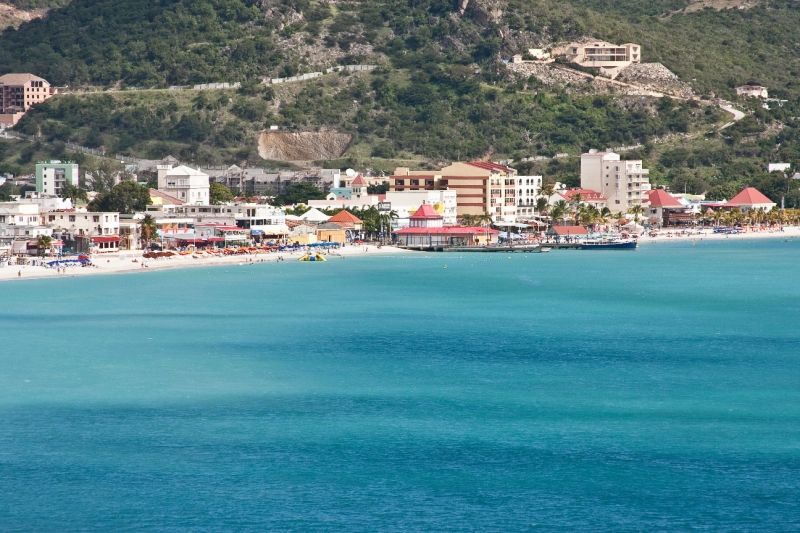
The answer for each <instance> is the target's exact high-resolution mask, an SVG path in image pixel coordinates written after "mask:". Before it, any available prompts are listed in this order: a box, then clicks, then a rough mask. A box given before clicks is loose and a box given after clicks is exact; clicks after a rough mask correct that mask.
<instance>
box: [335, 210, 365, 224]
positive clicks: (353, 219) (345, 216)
mask: <svg viewBox="0 0 800 533" xmlns="http://www.w3.org/2000/svg"><path fill="white" fill-rule="evenodd" d="M328 222H346V223H350V224H361V219H360V218H358V217H357V216H355V215H354V214H352V213H350V212H349V211H347V210H345V209H342V210H341V211H339V212H338V213H336V214H335V215H333V216H332V217H331V218H329V219H328Z"/></svg>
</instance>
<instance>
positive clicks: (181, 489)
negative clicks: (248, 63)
mask: <svg viewBox="0 0 800 533" xmlns="http://www.w3.org/2000/svg"><path fill="white" fill-rule="evenodd" d="M445 264H446V265H447V268H444V265H445ZM798 274H800V241H797V242H788V243H787V242H782V241H777V240H773V241H762V242H755V243H748V242H746V241H744V242H740V241H737V242H701V243H698V244H697V246H691V245H689V244H676V243H672V244H662V245H647V246H643V247H641V248H640V249H639V250H638V251H636V252H573V251H554V252H552V253H550V254H530V255H528V254H525V255H522V254H520V255H514V256H513V257H512V258H511V259H509V258H508V256H507V255H494V254H473V255H460V256H459V255H457V254H438V255H420V256H409V257H365V258H358V259H355V258H353V259H346V260H335V259H333V260H330V261H329V262H327V263H324V264H316V263H289V262H286V263H283V264H280V265H276V264H260V265H255V266H241V267H240V266H235V267H217V268H197V269H189V270H175V271H165V272H147V273H144V274H139V273H137V274H131V275H117V276H95V277H91V278H75V279H71V278H70V279H53V280H38V281H27V282H26V281H23V282H12V283H2V284H0V335H2V345H0V531H3V532H6V531H15V532H16V531H20V532H23V531H24V532H28V531H58V532H70V531H137V532H138V531H158V532H162V531H163V532H173V531H174V532H184V531H186V532H189V531H191V532H195V531H198V532H200V531H202V532H212V531H253V532H255V531H305V530H313V531H335V530H338V531H409V530H411V531H574V530H585V531H687V530H701V531H797V530H798V528H800V507H799V506H800V504H798V501H800V332H798V326H799V325H800V283H798V279H799V277H798Z"/></svg>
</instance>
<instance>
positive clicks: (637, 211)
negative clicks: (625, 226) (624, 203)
mask: <svg viewBox="0 0 800 533" xmlns="http://www.w3.org/2000/svg"><path fill="white" fill-rule="evenodd" d="M628 213H630V214H631V215H633V222H634V223H635V224H638V223H639V216H640V215H643V214H644V208H643V207H642V206H640V205H634V206H633V207H631V208H630V209H628Z"/></svg>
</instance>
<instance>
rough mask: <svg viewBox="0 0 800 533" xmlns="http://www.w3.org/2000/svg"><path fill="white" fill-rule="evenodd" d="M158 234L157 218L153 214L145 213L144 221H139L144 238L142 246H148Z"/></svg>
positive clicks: (141, 235)
mask: <svg viewBox="0 0 800 533" xmlns="http://www.w3.org/2000/svg"><path fill="white" fill-rule="evenodd" d="M157 235H158V226H157V225H156V219H154V218H153V217H152V216H151V215H145V216H144V218H143V219H142V221H141V222H139V236H140V237H141V239H142V247H143V248H147V247H148V246H149V245H150V243H151V242H152V241H153V239H155V237H156V236H157Z"/></svg>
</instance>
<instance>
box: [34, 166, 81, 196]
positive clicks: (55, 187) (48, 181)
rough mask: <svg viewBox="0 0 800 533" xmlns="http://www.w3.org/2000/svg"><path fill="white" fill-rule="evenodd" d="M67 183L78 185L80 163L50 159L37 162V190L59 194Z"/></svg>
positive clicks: (45, 193)
mask: <svg viewBox="0 0 800 533" xmlns="http://www.w3.org/2000/svg"><path fill="white" fill-rule="evenodd" d="M65 185H75V186H77V185H78V165H77V164H75V163H62V162H61V161H50V162H49V163H37V164H36V192H38V193H42V194H44V195H50V196H58V195H59V194H61V189H62V188H63V187H64V186H65Z"/></svg>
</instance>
